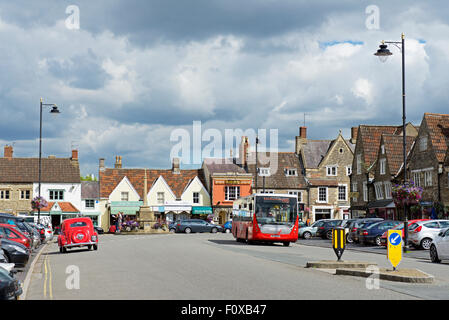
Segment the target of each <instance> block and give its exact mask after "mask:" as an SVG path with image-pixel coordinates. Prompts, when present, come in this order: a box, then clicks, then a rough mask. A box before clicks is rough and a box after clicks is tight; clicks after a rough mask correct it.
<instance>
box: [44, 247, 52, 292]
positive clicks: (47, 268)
mask: <svg viewBox="0 0 449 320" xmlns="http://www.w3.org/2000/svg"><path fill="white" fill-rule="evenodd" d="M51 281H52V276H51V265H50V259H49V258H48V255H47V254H46V255H45V258H44V298H47V282H48V293H49V298H50V299H52V300H53V287H52V283H51Z"/></svg>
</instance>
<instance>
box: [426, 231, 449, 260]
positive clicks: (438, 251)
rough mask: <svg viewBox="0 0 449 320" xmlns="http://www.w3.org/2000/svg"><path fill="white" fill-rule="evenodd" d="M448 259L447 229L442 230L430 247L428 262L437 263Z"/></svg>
mask: <svg viewBox="0 0 449 320" xmlns="http://www.w3.org/2000/svg"><path fill="white" fill-rule="evenodd" d="M448 259H449V228H446V229H442V230H441V231H440V232H439V233H438V235H437V236H436V237H435V239H433V242H432V244H431V245H430V260H432V262H436V263H439V262H441V260H448Z"/></svg>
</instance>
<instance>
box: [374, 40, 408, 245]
mask: <svg viewBox="0 0 449 320" xmlns="http://www.w3.org/2000/svg"><path fill="white" fill-rule="evenodd" d="M386 43H387V44H393V45H394V46H396V47H397V48H398V49H399V50H400V51H401V54H402V153H403V163H404V166H403V168H404V183H405V182H406V181H407V151H406V132H405V120H406V117H405V35H404V33H402V35H401V41H382V44H381V45H380V46H379V50H377V52H376V53H375V54H374V55H375V56H378V57H379V59H380V61H381V62H385V61H386V60H387V59H388V57H389V56H391V55H392V54H393V53H391V52H390V50H388V48H387V45H386ZM404 218H405V220H404V242H405V243H404V252H407V249H408V243H407V242H408V217H407V207H406V205H405V204H404Z"/></svg>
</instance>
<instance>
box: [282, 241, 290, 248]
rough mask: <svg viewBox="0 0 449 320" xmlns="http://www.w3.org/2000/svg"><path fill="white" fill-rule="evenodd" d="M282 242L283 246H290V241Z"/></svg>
mask: <svg viewBox="0 0 449 320" xmlns="http://www.w3.org/2000/svg"><path fill="white" fill-rule="evenodd" d="M282 244H283V245H284V247H289V246H290V242H283V243H282Z"/></svg>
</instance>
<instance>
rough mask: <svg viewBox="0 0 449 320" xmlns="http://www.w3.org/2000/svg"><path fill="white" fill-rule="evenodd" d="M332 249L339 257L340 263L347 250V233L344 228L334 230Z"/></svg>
mask: <svg viewBox="0 0 449 320" xmlns="http://www.w3.org/2000/svg"><path fill="white" fill-rule="evenodd" d="M332 247H333V248H334V252H335V254H336V255H337V258H338V261H340V258H341V256H342V255H343V252H344V251H345V248H346V231H345V229H344V228H335V229H333V230H332Z"/></svg>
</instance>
